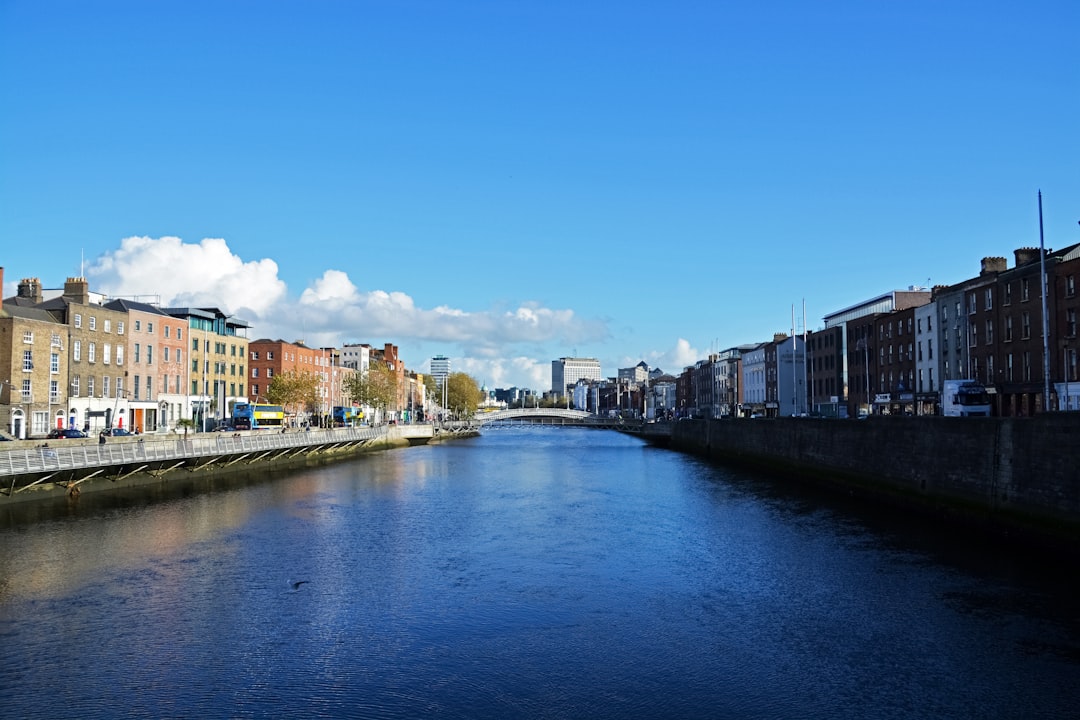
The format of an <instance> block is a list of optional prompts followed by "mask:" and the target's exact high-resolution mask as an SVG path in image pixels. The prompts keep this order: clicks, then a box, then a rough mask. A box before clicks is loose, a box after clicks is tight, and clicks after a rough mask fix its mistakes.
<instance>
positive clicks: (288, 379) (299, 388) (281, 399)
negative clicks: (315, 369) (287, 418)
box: [266, 370, 319, 413]
mask: <svg viewBox="0 0 1080 720" xmlns="http://www.w3.org/2000/svg"><path fill="white" fill-rule="evenodd" d="M266 399H267V400H268V401H269V402H270V403H272V404H274V405H281V406H282V407H283V408H284V409H285V412H289V409H290V407H291V408H292V411H293V412H294V413H295V412H299V411H300V410H302V409H303V410H307V411H308V412H313V411H314V410H315V409H316V408H317V407H318V405H319V377H318V376H317V375H315V373H309V372H297V371H296V370H286V371H285V372H283V373H279V374H277V375H275V376H274V379H273V380H271V381H270V386H269V387H268V388H266Z"/></svg>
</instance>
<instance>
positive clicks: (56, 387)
mask: <svg viewBox="0 0 1080 720" xmlns="http://www.w3.org/2000/svg"><path fill="white" fill-rule="evenodd" d="M49 402H50V403H57V402H60V381H59V380H50V381H49Z"/></svg>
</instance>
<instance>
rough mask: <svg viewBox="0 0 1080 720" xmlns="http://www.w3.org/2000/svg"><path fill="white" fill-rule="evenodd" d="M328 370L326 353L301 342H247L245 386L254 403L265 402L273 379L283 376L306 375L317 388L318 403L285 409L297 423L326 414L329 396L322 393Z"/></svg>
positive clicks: (327, 385) (326, 382)
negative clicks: (247, 372) (312, 379)
mask: <svg viewBox="0 0 1080 720" xmlns="http://www.w3.org/2000/svg"><path fill="white" fill-rule="evenodd" d="M329 367H330V360H329V354H328V353H327V351H326V350H322V349H317V348H310V347H308V346H307V345H305V344H304V343H302V342H295V343H291V342H286V341H284V340H270V339H268V338H260V339H259V340H251V341H250V342H248V368H249V373H250V375H249V377H248V386H249V389H250V397H251V400H252V401H253V402H256V403H265V402H267V391H268V390H269V388H270V384H271V383H272V382H274V377H275V376H277V375H281V374H282V373H286V372H295V373H298V374H309V375H312V376H314V377H315V378H316V379H317V381H318V384H319V393H318V395H319V400H318V402H317V404H316V405H314V406H311V407H297V408H286V411H287V412H290V413H295V414H296V420H297V421H298V422H307V421H308V420H309V418H312V417H313V416H315V417H317V416H319V415H325V414H326V413H328V412H329V406H328V405H327V399H328V395H327V394H326V393H324V392H323V390H324V389H327V388H328V387H329V383H328V379H327V370H328V369H329Z"/></svg>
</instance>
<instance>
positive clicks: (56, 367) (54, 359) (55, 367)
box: [49, 353, 60, 374]
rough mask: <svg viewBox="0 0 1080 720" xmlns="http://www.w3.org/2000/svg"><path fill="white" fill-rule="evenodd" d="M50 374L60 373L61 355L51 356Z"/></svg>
mask: <svg viewBox="0 0 1080 720" xmlns="http://www.w3.org/2000/svg"><path fill="white" fill-rule="evenodd" d="M49 372H51V373H54V374H55V373H58V372H60V353H52V354H51V355H49Z"/></svg>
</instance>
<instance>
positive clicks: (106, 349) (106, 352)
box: [101, 343, 112, 365]
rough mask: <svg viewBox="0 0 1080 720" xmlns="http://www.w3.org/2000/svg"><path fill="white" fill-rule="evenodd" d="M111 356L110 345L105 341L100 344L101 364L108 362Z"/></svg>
mask: <svg viewBox="0 0 1080 720" xmlns="http://www.w3.org/2000/svg"><path fill="white" fill-rule="evenodd" d="M111 357H112V345H110V344H109V343H105V344H103V345H102V346H101V362H102V364H103V365H108V364H109V359H110V358H111Z"/></svg>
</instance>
